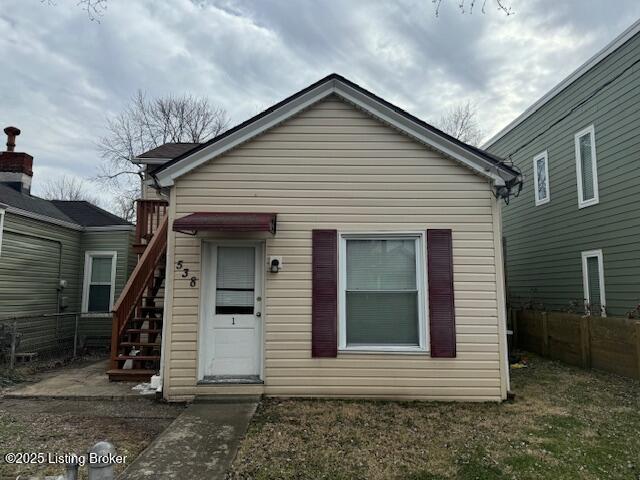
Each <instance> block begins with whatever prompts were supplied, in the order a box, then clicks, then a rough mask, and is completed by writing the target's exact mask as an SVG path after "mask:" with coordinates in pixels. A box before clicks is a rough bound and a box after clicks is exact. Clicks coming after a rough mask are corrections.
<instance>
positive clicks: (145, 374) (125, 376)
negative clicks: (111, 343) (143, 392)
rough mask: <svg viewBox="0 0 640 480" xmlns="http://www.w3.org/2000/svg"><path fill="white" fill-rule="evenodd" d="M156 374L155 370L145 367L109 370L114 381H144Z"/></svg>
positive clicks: (110, 377)
mask: <svg viewBox="0 0 640 480" xmlns="http://www.w3.org/2000/svg"><path fill="white" fill-rule="evenodd" d="M155 374H156V371H155V370H149V369H144V368H138V369H129V370H123V369H115V370H108V371H107V375H109V380H110V381H112V382H144V381H149V379H151V377H152V376H153V375H155Z"/></svg>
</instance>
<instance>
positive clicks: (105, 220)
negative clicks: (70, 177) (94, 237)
mask: <svg viewBox="0 0 640 480" xmlns="http://www.w3.org/2000/svg"><path fill="white" fill-rule="evenodd" d="M51 203H53V204H54V205H55V206H56V207H58V209H59V210H61V211H62V212H63V213H64V214H65V215H67V216H68V217H69V218H71V219H72V220H73V221H74V222H75V223H77V224H79V225H82V226H83V227H106V226H110V225H131V222H127V221H126V220H125V219H124V218H120V217H118V216H117V215H114V214H113V213H109V212H107V211H106V210H103V209H102V208H100V207H98V206H96V205H94V204H92V203H89V202H87V201H84V200H78V201H71V200H51Z"/></svg>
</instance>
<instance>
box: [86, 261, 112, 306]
mask: <svg viewBox="0 0 640 480" xmlns="http://www.w3.org/2000/svg"><path fill="white" fill-rule="evenodd" d="M98 257H106V258H108V257H111V296H110V298H109V311H111V310H112V309H113V302H114V298H115V292H116V268H117V265H118V252H116V251H115V250H91V251H87V252H85V254H84V281H83V286H82V313H88V314H93V315H101V314H104V313H105V312H89V285H90V283H91V269H92V266H93V262H92V260H93V259H94V258H98Z"/></svg>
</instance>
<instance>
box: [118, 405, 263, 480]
mask: <svg viewBox="0 0 640 480" xmlns="http://www.w3.org/2000/svg"><path fill="white" fill-rule="evenodd" d="M256 407H257V402H250V403H195V404H193V405H190V406H189V407H187V409H186V410H185V411H184V412H182V413H181V414H180V416H179V417H178V418H176V419H175V420H174V421H173V423H172V424H171V425H169V427H168V428H167V429H166V430H165V431H164V432H162V433H161V434H160V435H159V436H158V437H157V438H156V439H155V440H154V441H153V443H151V445H150V446H149V448H147V450H145V451H144V452H142V454H140V456H139V457H138V458H136V459H135V460H134V462H133V463H132V464H131V465H130V466H129V467H128V468H127V469H126V470H125V471H124V473H123V474H122V475H121V476H120V477H119V480H147V479H159V478H162V479H187V478H188V479H189V480H218V479H219V480H222V479H224V476H225V473H226V472H227V470H228V469H229V466H230V465H231V462H232V461H233V459H234V457H235V455H236V452H237V451H238V446H239V444H240V441H241V440H242V437H243V436H244V434H245V433H246V431H247V427H248V425H249V421H250V420H251V417H252V416H253V414H254V413H255V411H256Z"/></svg>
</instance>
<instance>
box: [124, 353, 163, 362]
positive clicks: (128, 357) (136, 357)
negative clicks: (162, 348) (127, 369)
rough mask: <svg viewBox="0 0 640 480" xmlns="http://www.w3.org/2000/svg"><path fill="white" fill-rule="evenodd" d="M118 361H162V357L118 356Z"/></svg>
mask: <svg viewBox="0 0 640 480" xmlns="http://www.w3.org/2000/svg"><path fill="white" fill-rule="evenodd" d="M116 360H117V361H119V362H120V361H125V360H160V355H118V356H117V357H116Z"/></svg>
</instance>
